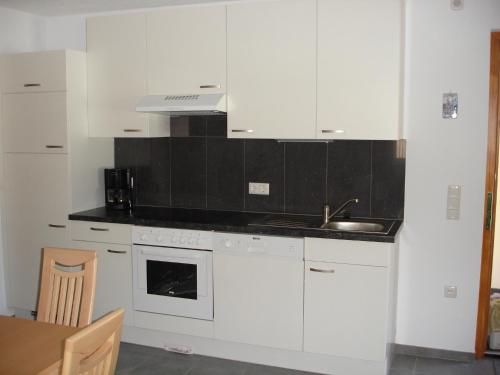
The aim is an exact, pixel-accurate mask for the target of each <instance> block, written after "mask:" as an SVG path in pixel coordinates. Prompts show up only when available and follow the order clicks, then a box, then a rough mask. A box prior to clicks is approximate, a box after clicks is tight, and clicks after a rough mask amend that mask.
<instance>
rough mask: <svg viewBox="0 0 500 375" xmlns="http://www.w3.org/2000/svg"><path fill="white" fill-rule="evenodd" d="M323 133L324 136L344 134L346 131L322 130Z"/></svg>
mask: <svg viewBox="0 0 500 375" xmlns="http://www.w3.org/2000/svg"><path fill="white" fill-rule="evenodd" d="M321 133H323V134H331V133H333V134H344V133H345V131H344V130H342V129H336V130H333V129H321Z"/></svg>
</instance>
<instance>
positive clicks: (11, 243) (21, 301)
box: [4, 153, 70, 310]
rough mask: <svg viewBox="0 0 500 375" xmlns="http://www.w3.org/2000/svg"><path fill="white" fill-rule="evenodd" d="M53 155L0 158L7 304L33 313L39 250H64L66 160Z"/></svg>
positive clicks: (67, 235) (65, 242) (65, 231)
mask: <svg viewBox="0 0 500 375" xmlns="http://www.w3.org/2000/svg"><path fill="white" fill-rule="evenodd" d="M67 158H68V157H67V155H57V154H9V153H7V154H4V167H5V196H4V207H5V215H4V233H5V239H6V242H5V243H6V254H7V267H6V268H7V273H8V286H9V287H8V302H9V306H10V307H15V308H18V309H24V310H34V309H35V306H36V303H37V293H38V281H39V270H40V259H41V249H42V248H43V247H47V246H49V247H50V246H56V247H57V246H68V245H69V243H70V240H69V237H70V236H69V228H68V220H67V216H68V214H69V188H68V185H69V184H68V160H67Z"/></svg>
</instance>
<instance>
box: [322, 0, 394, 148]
mask: <svg viewBox="0 0 500 375" xmlns="http://www.w3.org/2000/svg"><path fill="white" fill-rule="evenodd" d="M401 14H402V13H401V1H399V0H381V1H365V0H335V1H332V0H319V1H318V118H317V120H318V124H317V137H318V138H339V139H342V138H345V139H398V138H399V136H400V133H399V129H400V103H401V83H400V82H401V81H400V80H401V43H402V41H401Z"/></svg>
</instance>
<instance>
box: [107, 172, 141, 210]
mask: <svg viewBox="0 0 500 375" xmlns="http://www.w3.org/2000/svg"><path fill="white" fill-rule="evenodd" d="M104 185H105V194H106V197H105V199H106V207H107V208H111V209H114V210H129V209H131V208H132V201H133V190H134V179H133V177H132V176H131V172H130V169H129V168H111V169H105V170H104Z"/></svg>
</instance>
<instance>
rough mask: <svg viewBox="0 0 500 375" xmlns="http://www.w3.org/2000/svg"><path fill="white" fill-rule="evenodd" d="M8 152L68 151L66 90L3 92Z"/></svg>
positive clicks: (5, 135)
mask: <svg viewBox="0 0 500 375" xmlns="http://www.w3.org/2000/svg"><path fill="white" fill-rule="evenodd" d="M3 147H4V151H6V152H48V153H65V152H67V118H66V93H65V92H44V93H33V94H5V95H3Z"/></svg>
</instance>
